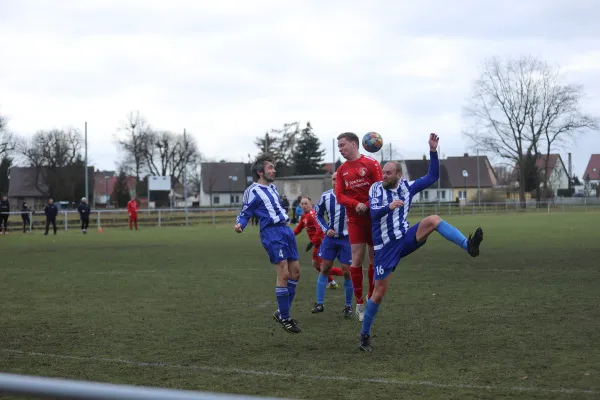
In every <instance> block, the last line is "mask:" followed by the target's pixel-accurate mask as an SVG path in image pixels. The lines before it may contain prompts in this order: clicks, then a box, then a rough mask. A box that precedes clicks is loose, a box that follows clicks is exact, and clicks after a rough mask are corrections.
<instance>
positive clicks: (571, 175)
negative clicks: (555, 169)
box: [569, 153, 573, 178]
mask: <svg viewBox="0 0 600 400" xmlns="http://www.w3.org/2000/svg"><path fill="white" fill-rule="evenodd" d="M572 177H573V163H572V161H571V153H569V178H572Z"/></svg>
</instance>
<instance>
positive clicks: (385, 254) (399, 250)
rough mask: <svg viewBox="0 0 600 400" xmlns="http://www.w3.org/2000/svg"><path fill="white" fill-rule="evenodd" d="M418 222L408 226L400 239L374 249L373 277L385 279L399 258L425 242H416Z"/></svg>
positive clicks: (398, 261)
mask: <svg viewBox="0 0 600 400" xmlns="http://www.w3.org/2000/svg"><path fill="white" fill-rule="evenodd" d="M418 227H419V224H418V223H417V224H415V225H413V226H411V227H410V228H408V230H407V231H406V234H405V235H404V236H403V237H402V239H400V240H393V241H391V242H389V243H388V244H386V245H385V246H384V247H383V248H382V249H379V250H375V260H374V263H373V264H374V266H375V271H374V272H375V273H374V275H373V276H374V277H375V280H376V281H379V280H382V279H385V278H386V277H387V276H388V275H389V274H391V273H392V272H394V271H395V270H396V266H397V265H398V264H399V263H400V260H401V259H402V258H404V257H406V256H408V255H409V254H411V253H412V252H414V251H415V250H417V249H418V248H419V247H421V246H423V245H424V244H425V243H426V242H423V243H417V229H418Z"/></svg>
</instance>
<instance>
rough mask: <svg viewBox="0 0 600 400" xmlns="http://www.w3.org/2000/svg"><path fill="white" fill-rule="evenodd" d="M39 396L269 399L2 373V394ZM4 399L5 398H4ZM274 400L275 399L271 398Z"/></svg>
mask: <svg viewBox="0 0 600 400" xmlns="http://www.w3.org/2000/svg"><path fill="white" fill-rule="evenodd" d="M2 394H5V395H8V394H12V395H20V396H36V397H39V398H50V399H71V400H114V399H120V400H242V399H247V400H261V399H264V400H267V399H268V398H267V397H254V396H243V395H232V394H217V393H209V392H194V391H188V390H173V389H162V388H150V387H141V386H128V385H114V384H108V383H96V382H88V381H75V380H68V379H56V378H43V377H37V376H27V375H15V374H5V373H0V395H2ZM0 397H2V396H0ZM270 399H275V398H274V397H271V398H270Z"/></svg>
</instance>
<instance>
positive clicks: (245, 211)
mask: <svg viewBox="0 0 600 400" xmlns="http://www.w3.org/2000/svg"><path fill="white" fill-rule="evenodd" d="M258 202H259V200H258V196H255V195H254V193H252V191H247V192H246V193H244V199H243V203H242V211H240V215H238V216H237V218H236V219H235V221H236V223H238V224H241V225H242V230H244V228H246V225H248V222H249V221H250V218H252V215H253V214H254V210H255V209H256V205H257V204H258Z"/></svg>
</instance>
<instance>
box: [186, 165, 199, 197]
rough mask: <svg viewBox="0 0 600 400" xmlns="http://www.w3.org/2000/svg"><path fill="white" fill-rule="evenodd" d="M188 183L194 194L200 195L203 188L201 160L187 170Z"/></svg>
mask: <svg viewBox="0 0 600 400" xmlns="http://www.w3.org/2000/svg"><path fill="white" fill-rule="evenodd" d="M187 184H188V187H189V188H190V189H191V190H192V192H193V193H194V194H197V195H200V191H201V190H202V174H201V171H200V161H199V160H198V161H195V162H193V163H192V165H190V167H189V169H188V171H187Z"/></svg>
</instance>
